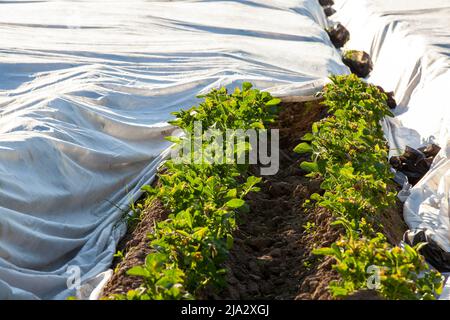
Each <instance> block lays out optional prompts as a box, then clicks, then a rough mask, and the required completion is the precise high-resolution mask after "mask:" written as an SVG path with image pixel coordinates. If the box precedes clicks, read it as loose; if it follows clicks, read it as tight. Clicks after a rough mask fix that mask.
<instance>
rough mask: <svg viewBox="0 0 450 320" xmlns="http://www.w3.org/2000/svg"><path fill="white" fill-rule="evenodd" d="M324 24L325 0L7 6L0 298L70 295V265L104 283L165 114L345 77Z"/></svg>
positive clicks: (0, 62)
mask: <svg viewBox="0 0 450 320" xmlns="http://www.w3.org/2000/svg"><path fill="white" fill-rule="evenodd" d="M325 26H326V19H325V17H324V15H323V12H322V8H321V7H320V6H319V5H318V3H317V1H316V0H270V1H269V0H241V1H230V0H228V1H209V0H204V1H159V2H156V1H144V0H142V1H137V0H136V1H124V0H119V1H100V0H97V1H69V0H67V1H63V0H61V1H0V107H1V108H0V115H1V116H0V298H2V299H5V298H30V299H31V298H56V299H60V298H65V297H66V296H67V295H69V294H71V295H73V294H74V291H73V290H68V289H67V280H69V284H76V281H75V280H74V278H69V279H68V277H69V276H76V272H75V271H76V269H73V268H71V269H70V270H71V271H73V272H74V273H72V272H71V273H66V271H67V270H68V267H70V266H74V267H77V266H78V267H80V268H81V270H80V271H81V276H82V280H83V282H85V281H86V280H87V279H90V278H93V280H92V281H93V282H91V285H93V286H95V285H96V284H98V283H99V282H101V279H100V278H99V277H98V276H97V275H98V274H99V273H100V272H102V271H104V270H106V269H107V268H108V267H109V265H110V262H111V260H112V256H113V253H114V251H115V246H116V242H117V240H118V238H119V236H120V235H121V234H122V233H123V231H124V230H123V229H124V228H123V225H122V224H118V222H119V220H120V217H121V216H122V215H123V212H122V211H127V206H128V204H129V203H130V201H132V200H133V199H135V198H136V197H137V196H138V194H139V187H140V186H141V185H143V184H145V183H148V182H149V181H150V180H151V179H152V178H153V176H154V174H155V169H156V166H157V164H158V163H159V162H160V160H161V153H162V152H163V150H165V149H166V148H167V147H168V142H166V141H164V140H163V136H164V135H167V134H168V133H170V132H169V131H170V127H168V126H167V125H166V121H167V120H168V119H170V114H169V113H170V112H171V111H175V110H178V109H179V108H181V107H188V106H190V105H192V104H194V103H196V99H195V95H196V94H198V93H200V92H205V91H207V90H209V89H210V88H212V87H218V86H222V85H226V86H228V87H234V86H237V85H239V84H240V83H241V82H242V81H251V82H253V83H255V84H256V86H257V87H259V88H261V89H268V90H270V91H271V92H273V93H274V94H277V95H288V94H293V95H301V94H307V93H311V92H312V91H315V90H316V89H317V88H318V87H320V86H321V84H322V83H323V81H324V80H325V79H326V77H327V76H328V75H329V74H332V73H348V69H347V68H346V67H345V66H343V65H342V63H341V60H340V56H339V53H338V52H337V51H336V50H335V49H334V48H333V47H332V45H331V43H330V41H329V39H328V36H327V35H326V33H325V31H324V30H323V29H324V27H325ZM119 208H120V209H119ZM96 276H97V277H96ZM94 277H95V278H94ZM92 283H93V284H92Z"/></svg>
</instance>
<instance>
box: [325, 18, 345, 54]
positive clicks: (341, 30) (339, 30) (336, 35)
mask: <svg viewBox="0 0 450 320" xmlns="http://www.w3.org/2000/svg"><path fill="white" fill-rule="evenodd" d="M327 33H328V36H329V37H330V40H331V42H332V43H333V45H334V46H335V47H336V48H342V47H343V46H344V45H345V44H346V43H347V41H348V40H350V32H348V30H347V29H346V28H345V27H344V26H343V25H342V24H340V23H338V24H336V25H334V26H332V27H330V28H328V29H327Z"/></svg>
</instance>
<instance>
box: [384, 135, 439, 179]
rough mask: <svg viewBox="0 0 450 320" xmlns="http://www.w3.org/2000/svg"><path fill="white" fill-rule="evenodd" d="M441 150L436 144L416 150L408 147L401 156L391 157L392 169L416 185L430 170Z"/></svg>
mask: <svg viewBox="0 0 450 320" xmlns="http://www.w3.org/2000/svg"><path fill="white" fill-rule="evenodd" d="M440 149H441V148H440V147H439V146H437V145H435V144H429V145H427V146H425V147H422V148H419V149H417V150H416V149H414V148H411V147H409V146H406V148H405V152H404V153H403V154H402V155H401V156H394V157H391V159H390V160H389V162H390V163H391V165H392V167H393V168H394V169H395V170H397V171H400V172H402V173H403V174H404V175H406V176H407V177H408V181H409V183H411V184H412V185H415V184H416V183H417V182H419V180H420V179H422V177H423V176H424V175H425V174H426V173H427V172H428V171H429V170H430V166H431V164H432V163H433V160H434V157H436V155H437V154H438V153H439V150H440Z"/></svg>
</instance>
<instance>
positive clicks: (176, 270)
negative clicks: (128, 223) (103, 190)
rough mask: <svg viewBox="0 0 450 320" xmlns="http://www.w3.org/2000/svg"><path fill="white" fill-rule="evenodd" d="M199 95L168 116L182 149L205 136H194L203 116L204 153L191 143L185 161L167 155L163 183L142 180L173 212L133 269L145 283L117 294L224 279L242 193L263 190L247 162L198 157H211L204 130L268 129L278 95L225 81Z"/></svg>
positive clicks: (177, 289)
mask: <svg viewBox="0 0 450 320" xmlns="http://www.w3.org/2000/svg"><path fill="white" fill-rule="evenodd" d="M200 98H204V100H203V102H201V103H200V104H199V105H198V106H194V107H192V108H190V109H189V110H181V111H179V112H174V113H173V114H174V115H175V120H173V121H171V122H170V123H171V124H172V125H174V126H177V127H179V128H181V129H183V130H184V132H185V135H184V136H181V137H169V140H170V141H172V142H174V144H175V146H174V147H175V148H179V149H183V148H184V147H185V144H186V143H188V141H192V140H189V138H190V139H193V138H194V139H195V138H197V139H198V138H199V137H193V135H194V133H195V134H197V135H198V132H194V131H195V130H194V129H195V125H194V124H195V123H196V122H197V121H200V122H201V124H202V132H201V133H200V134H201V135H202V137H201V139H200V140H201V141H202V144H203V145H202V148H201V154H198V153H199V152H200V150H191V154H188V155H187V156H186V155H183V157H181V159H182V160H181V161H180V159H177V161H174V159H171V160H168V161H166V162H165V163H164V164H163V169H162V170H161V173H160V174H159V184H158V186H157V187H151V186H146V187H144V190H145V191H146V192H147V195H148V197H147V199H146V202H147V204H150V203H151V202H152V201H156V200H157V201H160V202H161V204H162V205H163V206H164V207H165V209H167V210H168V211H169V212H170V214H169V217H168V219H166V220H164V221H161V222H158V223H156V224H155V228H154V232H153V233H151V234H149V235H148V237H149V238H150V241H151V247H152V252H151V253H150V254H149V255H148V256H147V257H146V259H145V264H144V265H140V266H135V267H133V268H131V269H130V270H128V274H129V275H133V276H139V277H142V281H143V284H142V286H141V287H140V288H139V289H137V290H130V291H129V292H128V293H127V294H124V295H116V296H115V297H114V298H116V299H192V298H194V297H196V296H197V295H198V294H199V293H201V291H202V290H203V289H205V288H207V287H209V286H216V287H217V286H219V287H220V286H222V285H224V282H225V280H224V274H225V270H224V269H223V262H224V260H225V258H226V257H227V253H228V251H229V249H230V248H231V247H232V245H233V237H232V232H233V230H234V229H235V228H236V214H237V213H239V212H246V211H248V205H247V204H246V203H245V200H244V197H245V196H246V195H247V194H248V193H249V192H256V191H259V188H258V187H257V184H258V183H259V182H260V178H258V177H255V176H251V175H249V174H248V166H247V165H241V164H236V163H231V162H230V163H225V164H221V163H210V162H209V161H205V162H201V163H197V161H195V160H198V158H199V157H205V152H206V153H207V152H208V150H210V148H209V147H210V144H211V143H214V142H211V141H210V139H209V138H207V137H203V135H205V133H206V132H205V131H206V129H209V130H210V131H211V130H218V132H224V131H225V130H227V129H231V130H232V129H244V130H246V129H249V128H254V129H256V130H259V129H265V128H266V126H268V125H269V124H270V123H272V122H274V121H275V119H276V115H277V114H278V104H279V102H280V100H279V99H277V98H273V97H272V96H271V95H270V94H269V93H267V92H261V91H259V90H256V89H252V85H251V84H250V83H244V84H243V86H242V88H241V89H240V88H236V90H235V91H234V92H233V93H231V94H230V93H228V92H227V90H226V89H225V88H221V89H213V90H212V91H211V92H210V93H208V94H206V95H204V96H200ZM203 128H204V129H203ZM203 138H204V139H203ZM213 149H214V148H213ZM248 151H249V146H248V144H245V145H244V146H241V147H236V148H235V151H234V152H235V153H234V154H233V156H234V158H236V157H239V156H242V154H244V155H248ZM210 156H212V155H211V154H210ZM193 160H194V161H193Z"/></svg>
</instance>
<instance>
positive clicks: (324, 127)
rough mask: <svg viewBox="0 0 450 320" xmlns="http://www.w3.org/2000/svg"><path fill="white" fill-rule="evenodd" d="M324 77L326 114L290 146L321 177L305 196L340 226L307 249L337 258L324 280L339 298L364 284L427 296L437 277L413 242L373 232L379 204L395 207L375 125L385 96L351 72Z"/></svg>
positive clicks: (393, 295)
mask: <svg viewBox="0 0 450 320" xmlns="http://www.w3.org/2000/svg"><path fill="white" fill-rule="evenodd" d="M331 80H332V83H330V84H328V85H327V86H326V87H325V89H324V92H323V97H324V99H325V100H324V102H323V103H324V104H325V105H326V106H327V107H328V112H329V113H330V116H329V117H327V118H325V119H323V120H321V121H319V122H316V123H314V124H313V127H312V133H309V134H307V135H305V136H304V137H303V139H302V140H304V141H306V142H304V143H301V144H299V145H298V146H297V147H296V149H295V151H296V152H298V153H311V155H312V160H313V162H303V163H302V164H301V167H302V168H304V169H306V170H308V171H310V172H311V173H310V176H312V177H319V178H321V179H322V180H323V182H322V184H321V189H322V190H324V193H323V195H319V194H317V193H316V194H313V195H311V200H313V201H314V202H315V205H317V206H321V207H324V208H326V209H328V210H329V211H330V212H331V213H332V214H333V215H334V217H335V220H336V221H335V224H336V225H340V226H343V227H344V229H345V234H344V235H342V236H341V238H340V239H339V240H338V241H337V242H335V243H334V244H332V245H331V247H329V248H321V249H317V250H315V252H314V253H315V254H318V255H327V256H332V257H333V258H334V259H335V260H336V264H335V265H334V268H335V269H336V270H337V271H338V273H339V274H340V276H341V280H340V281H335V282H333V283H331V284H330V289H331V291H332V294H333V295H334V296H336V297H345V296H347V295H349V294H351V293H353V292H354V291H356V290H359V289H367V288H368V286H369V288H370V289H376V290H377V291H378V292H379V293H380V294H381V296H383V297H384V298H387V299H434V298H435V295H436V294H440V292H441V290H442V283H443V280H442V277H441V275H440V274H439V273H437V272H435V271H433V270H430V269H429V267H428V265H427V264H426V262H425V260H424V258H423V257H422V256H421V255H420V254H419V250H420V245H418V246H416V247H410V246H408V245H406V244H405V245H404V247H397V246H392V245H391V244H389V243H388V242H387V240H386V237H385V236H384V235H383V234H382V233H380V232H377V230H378V231H379V230H382V229H383V226H382V225H381V223H380V216H381V215H382V214H383V210H385V209H386V208H388V207H394V206H395V193H394V192H390V191H389V184H390V183H391V181H392V178H393V174H392V173H391V172H390V166H389V164H388V158H387V155H388V146H387V143H386V141H385V139H384V137H383V131H382V128H381V125H380V121H381V120H382V118H383V117H384V116H392V114H391V112H390V111H389V108H388V106H387V103H386V101H387V96H386V95H385V94H384V93H382V92H381V91H380V90H379V89H378V88H377V87H375V86H372V85H369V84H367V83H365V82H363V81H362V80H360V79H359V78H358V77H357V76H355V75H350V76H335V77H332V78H331ZM369 276H371V278H370V279H369ZM368 280H370V281H368Z"/></svg>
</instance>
